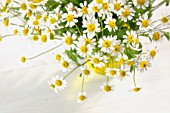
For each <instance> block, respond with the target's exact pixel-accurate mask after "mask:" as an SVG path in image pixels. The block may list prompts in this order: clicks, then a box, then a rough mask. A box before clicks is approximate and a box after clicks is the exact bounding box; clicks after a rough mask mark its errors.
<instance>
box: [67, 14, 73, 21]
mask: <svg viewBox="0 0 170 113" xmlns="http://www.w3.org/2000/svg"><path fill="white" fill-rule="evenodd" d="M73 19H74V16H73V15H72V14H68V15H67V17H66V20H67V22H72V21H73Z"/></svg>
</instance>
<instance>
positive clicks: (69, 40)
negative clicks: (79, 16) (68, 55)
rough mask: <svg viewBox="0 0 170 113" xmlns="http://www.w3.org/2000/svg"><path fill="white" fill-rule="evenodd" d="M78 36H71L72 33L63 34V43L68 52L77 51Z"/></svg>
mask: <svg viewBox="0 0 170 113" xmlns="http://www.w3.org/2000/svg"><path fill="white" fill-rule="evenodd" d="M76 38H77V36H76V35H75V34H71V33H70V32H68V31H67V32H66V33H63V42H64V45H66V46H65V49H66V50H71V49H75V39H76Z"/></svg>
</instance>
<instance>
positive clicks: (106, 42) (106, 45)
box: [103, 40, 111, 48]
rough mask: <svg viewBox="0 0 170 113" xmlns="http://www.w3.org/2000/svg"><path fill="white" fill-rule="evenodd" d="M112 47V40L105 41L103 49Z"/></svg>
mask: <svg viewBox="0 0 170 113" xmlns="http://www.w3.org/2000/svg"><path fill="white" fill-rule="evenodd" d="M110 46H111V42H110V40H105V41H104V42H103V47H104V48H109V47H110Z"/></svg>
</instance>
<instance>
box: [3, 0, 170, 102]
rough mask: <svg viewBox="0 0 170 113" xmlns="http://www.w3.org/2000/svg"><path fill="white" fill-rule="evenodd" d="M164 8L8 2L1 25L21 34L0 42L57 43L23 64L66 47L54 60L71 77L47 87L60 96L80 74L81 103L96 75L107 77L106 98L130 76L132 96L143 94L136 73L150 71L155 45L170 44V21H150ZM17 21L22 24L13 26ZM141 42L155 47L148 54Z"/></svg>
mask: <svg viewBox="0 0 170 113" xmlns="http://www.w3.org/2000/svg"><path fill="white" fill-rule="evenodd" d="M162 5H166V6H168V5H169V0H160V2H159V3H158V4H155V0H25V1H22V0H20V1H19V2H18V1H16V0H6V2H2V3H1V4H0V21H2V22H3V24H4V26H6V27H9V26H16V29H15V30H14V32H13V33H12V34H8V35H4V36H2V35H0V40H1V41H2V39H3V38H6V37H8V36H13V35H23V36H24V37H27V38H28V39H30V40H32V41H34V42H39V43H43V44H44V43H47V42H48V41H56V42H57V45H56V46H55V47H54V48H50V49H49V50H48V51H45V52H42V53H41V54H38V55H37V56H34V57H31V58H27V57H25V56H23V57H21V62H22V63H25V62H27V61H30V60H32V59H35V58H37V57H39V56H41V55H43V54H46V53H47V52H50V51H52V50H54V49H56V50H57V49H59V48H60V47H61V46H64V50H63V51H58V53H57V54H56V55H55V60H56V61H57V63H59V65H60V66H59V67H61V69H62V70H63V71H64V72H66V74H65V75H59V74H58V75H57V76H55V77H53V78H52V79H51V80H50V81H49V82H48V83H49V85H50V87H51V89H52V90H54V91H55V92H56V93H58V92H60V91H61V90H63V89H64V88H65V87H66V86H67V82H66V79H67V77H68V76H71V73H72V72H74V71H75V70H76V69H78V68H80V70H81V71H80V73H79V76H78V77H81V78H82V84H81V91H80V92H79V95H78V101H79V102H80V103H82V102H84V101H85V100H86V99H87V96H86V92H85V91H84V81H85V79H90V78H91V77H93V75H94V73H93V72H96V73H100V74H103V75H105V76H104V77H106V82H105V83H104V84H103V85H102V87H101V89H102V91H103V92H105V93H110V92H112V90H113V86H112V83H111V82H110V79H120V80H122V79H125V78H126V77H128V76H132V77H133V82H134V88H133V89H132V90H131V91H133V92H138V91H139V90H140V89H141V88H140V87H138V86H137V84H136V78H135V73H136V71H139V72H144V71H147V70H148V68H149V67H151V62H152V60H153V59H154V58H155V56H156V54H157V52H158V49H157V46H156V44H157V43H158V42H161V41H162V40H164V39H165V38H166V39H168V40H169V39H170V33H169V32H167V29H169V28H170V27H169V25H170V21H169V19H170V15H164V16H163V17H160V18H158V19H156V20H155V21H152V20H151V17H152V15H153V12H154V11H156V10H157V9H158V8H159V7H160V6H162ZM15 18H17V19H18V20H20V23H17V24H16V23H13V21H12V19H15ZM141 38H146V39H149V41H150V42H152V43H154V44H155V46H154V47H152V48H149V50H148V51H144V49H143V48H142V47H143V45H142V43H141Z"/></svg>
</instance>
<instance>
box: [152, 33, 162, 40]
mask: <svg viewBox="0 0 170 113" xmlns="http://www.w3.org/2000/svg"><path fill="white" fill-rule="evenodd" d="M160 38H161V35H160V33H159V32H154V33H153V39H154V40H156V41H157V40H159V39H160Z"/></svg>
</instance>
